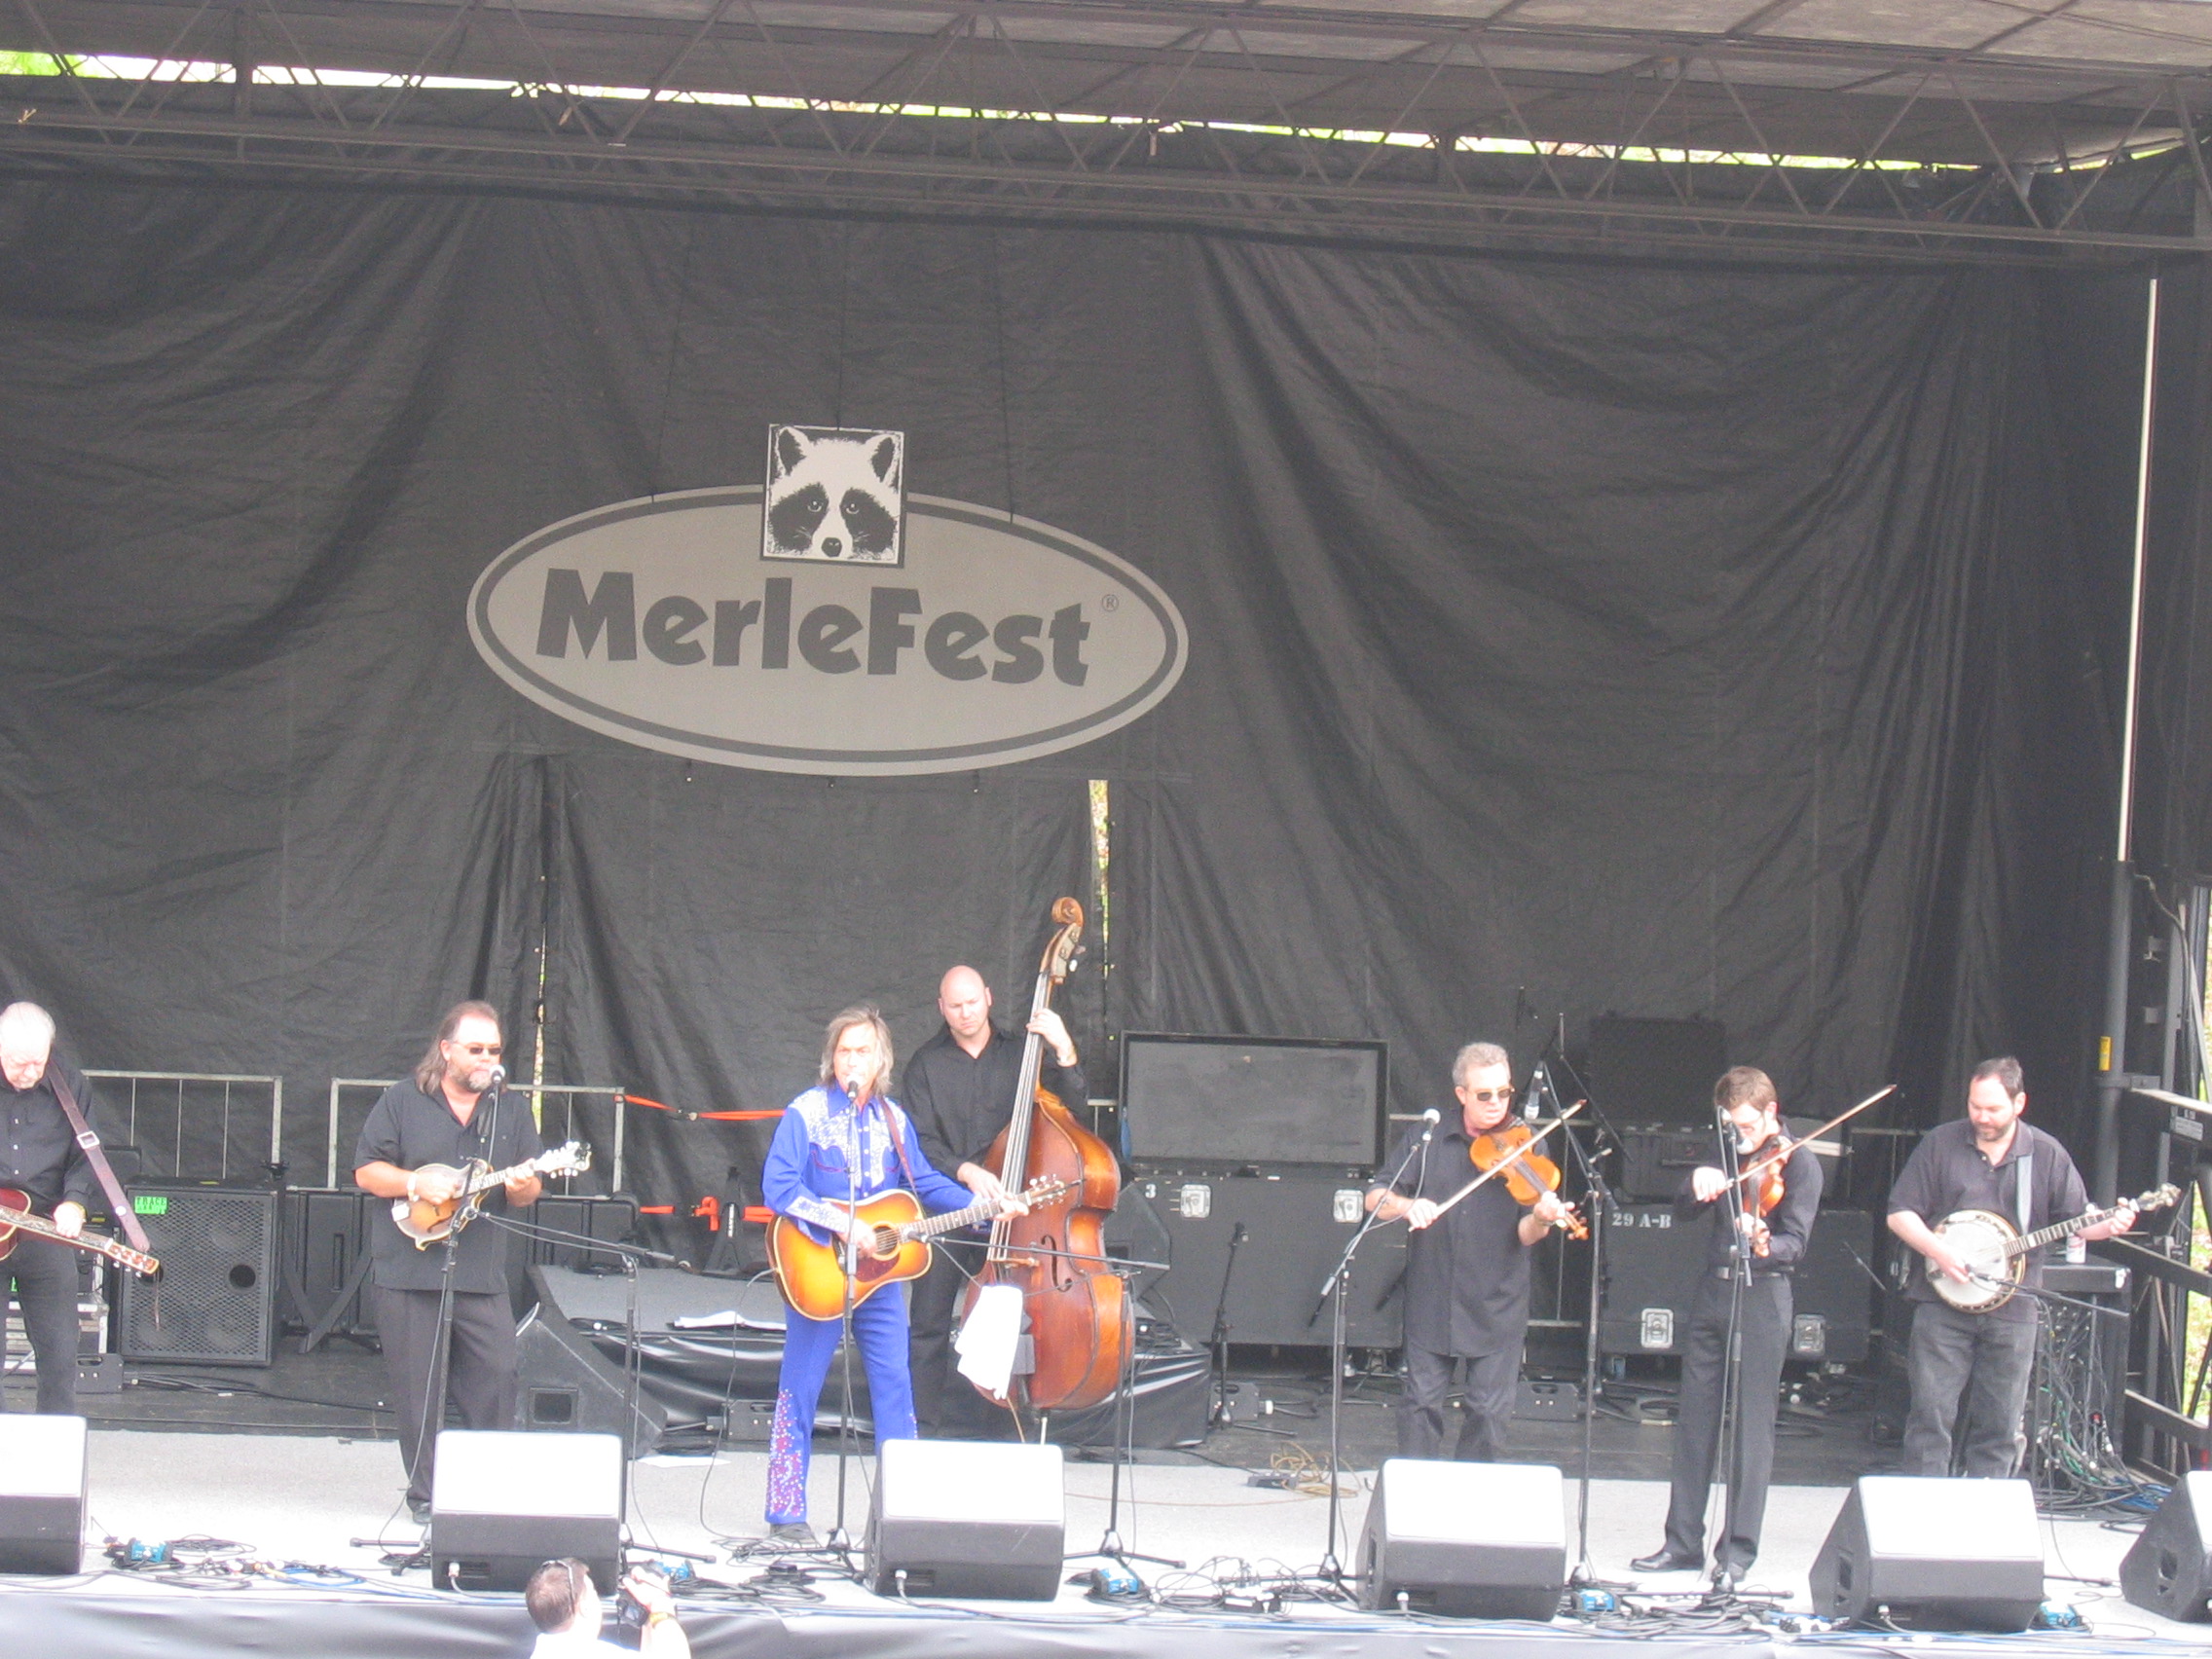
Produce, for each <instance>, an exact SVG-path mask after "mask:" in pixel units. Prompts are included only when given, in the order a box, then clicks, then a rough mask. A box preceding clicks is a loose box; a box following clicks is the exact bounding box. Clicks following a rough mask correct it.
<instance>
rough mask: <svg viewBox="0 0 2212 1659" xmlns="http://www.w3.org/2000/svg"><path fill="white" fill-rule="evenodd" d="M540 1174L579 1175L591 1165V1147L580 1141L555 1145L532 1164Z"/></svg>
mask: <svg viewBox="0 0 2212 1659" xmlns="http://www.w3.org/2000/svg"><path fill="white" fill-rule="evenodd" d="M532 1167H533V1168H535V1170H536V1171H537V1172H538V1173H539V1174H540V1175H581V1174H582V1173H583V1172H584V1171H585V1170H587V1169H589V1168H590V1167H591V1148H590V1147H589V1146H587V1145H586V1144H584V1142H582V1141H571V1142H569V1143H568V1145H566V1146H557V1147H555V1148H554V1149H553V1150H552V1151H551V1152H549V1153H546V1154H545V1155H544V1156H543V1157H542V1158H539V1159H537V1160H536V1161H535V1162H534V1163H533V1165H532Z"/></svg>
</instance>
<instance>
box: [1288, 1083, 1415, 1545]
mask: <svg viewBox="0 0 2212 1659" xmlns="http://www.w3.org/2000/svg"><path fill="white" fill-rule="evenodd" d="M1443 1119H1444V1114H1443V1113H1441V1112H1439V1111H1437V1110H1436V1108H1434V1107H1433V1106H1432V1107H1430V1108H1429V1109H1428V1110H1427V1111H1426V1112H1424V1113H1422V1114H1421V1131H1420V1138H1419V1140H1417V1141H1415V1142H1414V1143H1413V1144H1412V1145H1411V1146H1409V1147H1407V1148H1406V1155H1405V1156H1404V1157H1403V1158H1401V1159H1399V1160H1398V1167H1397V1168H1396V1169H1395V1170H1393V1171H1392V1172H1391V1175H1390V1179H1389V1180H1388V1181H1387V1182H1385V1183H1383V1185H1384V1186H1385V1187H1386V1188H1391V1189H1394V1188H1395V1187H1396V1186H1397V1184H1398V1183H1399V1182H1400V1181H1403V1180H1404V1179H1405V1178H1406V1171H1407V1170H1408V1169H1409V1168H1411V1167H1412V1165H1413V1161H1414V1159H1415V1157H1416V1156H1417V1155H1418V1156H1419V1159H1420V1166H1421V1177H1422V1178H1423V1179H1425V1178H1426V1176H1427V1174H1428V1148H1429V1143H1430V1142H1431V1141H1432V1140H1434V1139H1435V1137H1436V1125H1437V1124H1440V1123H1441V1122H1443ZM1414 1185H1415V1190H1416V1191H1419V1186H1420V1182H1419V1180H1417V1181H1416V1182H1415V1184H1414ZM1381 1219H1382V1205H1381V1204H1377V1205H1376V1207H1375V1208H1373V1209H1371V1210H1369V1211H1368V1212H1367V1215H1366V1217H1365V1218H1364V1219H1363V1220H1362V1221H1361V1222H1360V1224H1359V1227H1358V1229H1357V1230H1356V1231H1355V1232H1354V1233H1353V1234H1352V1235H1351V1236H1350V1237H1349V1238H1347V1239H1346V1240H1345V1253H1344V1254H1343V1255H1342V1256H1339V1257H1338V1258H1337V1265H1336V1267H1335V1268H1333V1269H1331V1270H1330V1272H1329V1276H1328V1277H1327V1278H1325V1279H1323V1280H1322V1281H1321V1298H1320V1300H1319V1301H1318V1302H1316V1303H1315V1304H1314V1305H1313V1311H1312V1312H1310V1313H1309V1314H1308V1315H1307V1316H1306V1323H1307V1324H1308V1325H1311V1324H1312V1323H1313V1321H1314V1320H1316V1319H1318V1318H1320V1316H1321V1309H1324V1308H1327V1307H1329V1306H1330V1300H1331V1298H1332V1297H1333V1298H1334V1299H1335V1309H1334V1311H1333V1313H1332V1314H1331V1317H1330V1322H1329V1542H1328V1548H1327V1549H1326V1551H1325V1552H1324V1553H1323V1555H1322V1557H1321V1567H1320V1571H1319V1574H1318V1576H1320V1577H1322V1578H1326V1579H1328V1580H1330V1581H1331V1582H1333V1583H1337V1584H1342V1583H1343V1582H1344V1576H1345V1569H1344V1565H1343V1564H1342V1563H1341V1562H1339V1561H1338V1560H1337V1534H1338V1533H1339V1532H1340V1531H1341V1530H1343V1520H1342V1517H1343V1511H1344V1494H1343V1493H1342V1492H1341V1491H1340V1490H1339V1487H1338V1482H1337V1470H1338V1467H1339V1465H1340V1463H1341V1462H1342V1446H1343V1440H1342V1419H1343V1418H1344V1409H1345V1327H1346V1310H1345V1298H1346V1294H1347V1293H1348V1292H1349V1290H1350V1281H1351V1264H1352V1258H1353V1257H1354V1256H1356V1255H1358V1253H1359V1247H1360V1245H1361V1244H1362V1243H1364V1242H1365V1241H1366V1238H1367V1235H1369V1234H1370V1233H1372V1232H1374V1231H1375V1229H1376V1227H1377V1226H1378V1225H1380V1223H1381Z"/></svg>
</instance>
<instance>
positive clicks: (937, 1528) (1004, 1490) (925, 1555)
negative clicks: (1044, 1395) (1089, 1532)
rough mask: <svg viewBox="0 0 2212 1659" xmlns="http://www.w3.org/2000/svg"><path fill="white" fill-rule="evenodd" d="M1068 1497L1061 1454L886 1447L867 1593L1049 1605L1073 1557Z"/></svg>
mask: <svg viewBox="0 0 2212 1659" xmlns="http://www.w3.org/2000/svg"><path fill="white" fill-rule="evenodd" d="M1065 1491H1066V1489H1065V1486H1064V1483H1063V1474H1062V1466H1061V1461H1060V1449H1059V1448H1058V1447H1057V1446H1035V1445H998V1444H993V1443H989V1442H977V1441H951V1440H887V1441H885V1442H883V1444H882V1445H881V1446H880V1447H879V1448H878V1449H877V1451H876V1456H875V1498H874V1501H873V1502H872V1503H871V1504H870V1505H869V1507H868V1517H867V1581H868V1586H869V1588H870V1589H872V1590H874V1592H875V1593H876V1594H877V1595H878V1596H900V1595H904V1596H924V1597H946V1596H953V1597H964V1598H965V1597H974V1598H977V1599H979V1600H983V1601H1001V1602H1050V1601H1051V1600H1052V1598H1053V1597H1055V1596H1057V1595H1058V1594H1059V1593H1060V1566H1061V1562H1062V1560H1063V1558H1064V1557H1065V1555H1066V1552H1067V1500H1066V1496H1065Z"/></svg>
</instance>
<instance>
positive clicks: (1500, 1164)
mask: <svg viewBox="0 0 2212 1659" xmlns="http://www.w3.org/2000/svg"><path fill="white" fill-rule="evenodd" d="M1589 1104H1590V1102H1589V1101H1587V1100H1577V1101H1576V1102H1575V1103H1574V1104H1573V1105H1571V1106H1569V1107H1568V1108H1567V1110H1566V1111H1564V1112H1562V1113H1561V1114H1560V1115H1559V1116H1558V1117H1556V1118H1554V1119H1553V1120H1552V1121H1551V1122H1550V1123H1548V1124H1543V1125H1541V1126H1540V1127H1537V1128H1533V1129H1530V1131H1529V1139H1528V1141H1527V1142H1526V1143H1525V1144H1524V1145H1522V1146H1520V1147H1517V1148H1515V1149H1514V1153H1513V1156H1512V1157H1511V1158H1501V1159H1499V1160H1498V1161H1496V1162H1495V1163H1493V1164H1492V1165H1491V1166H1490V1167H1489V1168H1488V1169H1486V1170H1484V1171H1483V1172H1482V1173H1481V1174H1480V1175H1477V1176H1476V1177H1475V1178H1474V1179H1473V1180H1472V1181H1469V1182H1468V1183H1467V1184H1466V1185H1465V1186H1464V1187H1461V1188H1460V1189H1459V1190H1458V1191H1457V1192H1456V1193H1454V1194H1453V1195H1452V1196H1451V1197H1450V1198H1446V1199H1445V1200H1444V1201H1443V1202H1442V1203H1440V1204H1438V1205H1437V1206H1436V1213H1437V1214H1438V1215H1442V1214H1443V1213H1444V1212H1445V1211H1446V1210H1448V1209H1450V1208H1451V1207H1452V1206H1453V1205H1454V1204H1456V1203H1457V1202H1458V1201H1459V1200H1460V1199H1461V1198H1465V1197H1466V1196H1467V1195H1468V1194H1469V1193H1471V1192H1473V1191H1474V1190H1475V1189H1476V1188H1477V1187H1479V1186H1481V1185H1482V1184H1483V1183H1484V1182H1485V1181H1488V1180H1490V1179H1492V1178H1493V1176H1498V1175H1502V1174H1504V1173H1505V1172H1506V1171H1507V1170H1509V1169H1511V1168H1512V1167H1513V1166H1514V1165H1515V1164H1516V1163H1519V1162H1520V1161H1521V1160H1522V1157H1523V1156H1524V1155H1525V1154H1526V1153H1528V1152H1529V1151H1530V1149H1532V1148H1533V1147H1534V1146H1535V1144H1536V1143H1537V1142H1538V1141H1540V1140H1542V1139H1543V1138H1544V1137H1545V1136H1546V1135H1548V1134H1550V1133H1551V1132H1552V1130H1554V1129H1556V1128H1558V1127H1559V1126H1560V1124H1564V1123H1566V1122H1567V1119H1569V1118H1571V1117H1573V1116H1574V1114H1575V1113H1577V1112H1579V1111H1581V1110H1582V1108H1583V1107H1585V1106H1587V1105H1589ZM1430 1225H1431V1226H1434V1225H1435V1224H1434V1223H1433V1222H1432V1223H1430Z"/></svg>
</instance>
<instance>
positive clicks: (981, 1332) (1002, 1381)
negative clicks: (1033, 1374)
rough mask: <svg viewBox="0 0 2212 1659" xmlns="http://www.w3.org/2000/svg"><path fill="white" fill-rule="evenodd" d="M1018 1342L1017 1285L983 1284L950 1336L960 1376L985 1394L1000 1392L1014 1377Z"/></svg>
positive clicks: (1019, 1316) (1018, 1303) (1019, 1314)
mask: <svg viewBox="0 0 2212 1659" xmlns="http://www.w3.org/2000/svg"><path fill="white" fill-rule="evenodd" d="M1020 1345H1021V1288H1020V1286H1018V1285H1012V1284H987V1285H985V1286H984V1287H983V1288H982V1290H981V1292H979V1293H978V1294H977V1298H976V1306H975V1307H973V1308H971V1309H969V1310H968V1317H967V1319H966V1321H965V1322H963V1323H962V1325H961V1327H960V1334H959V1335H958V1336H956V1337H954V1338H953V1339H952V1346H953V1347H954V1349H955V1350H957V1351H958V1353H959V1355H960V1375H961V1376H963V1377H965V1378H967V1379H968V1381H969V1382H971V1383H975V1384H976V1386H977V1387H978V1388H980V1389H982V1390H983V1391H984V1392H985V1393H987V1394H1004V1393H1005V1392H1006V1388H1007V1384H1008V1383H1010V1382H1012V1381H1013V1379H1014V1350H1015V1349H1016V1348H1017V1347H1019V1346H1020Z"/></svg>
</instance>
